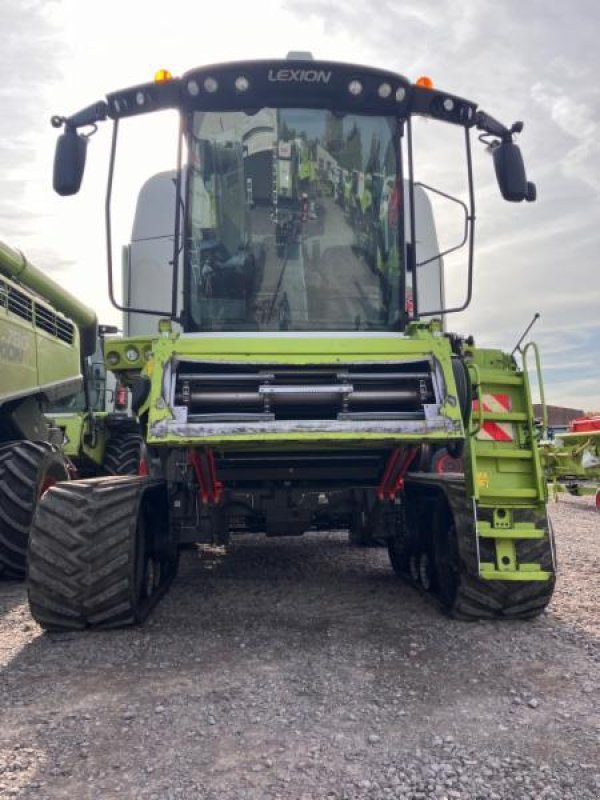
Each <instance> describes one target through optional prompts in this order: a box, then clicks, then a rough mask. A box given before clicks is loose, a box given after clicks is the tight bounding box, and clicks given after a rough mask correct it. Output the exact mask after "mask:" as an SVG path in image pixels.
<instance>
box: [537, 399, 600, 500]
mask: <svg viewBox="0 0 600 800" xmlns="http://www.w3.org/2000/svg"><path fill="white" fill-rule="evenodd" d="M542 458H543V461H544V466H545V469H546V474H547V476H548V479H549V480H551V481H552V483H553V485H554V489H555V491H560V490H561V489H564V490H566V491H568V492H569V493H570V494H574V495H582V494H588V495H589V494H592V495H594V496H595V499H596V508H597V509H598V510H599V511H600V488H599V484H600V416H599V415H589V416H584V417H578V418H577V419H574V420H572V421H571V422H570V423H569V429H568V431H565V433H561V434H559V435H557V436H556V437H555V438H554V439H551V440H545V441H543V442H542Z"/></svg>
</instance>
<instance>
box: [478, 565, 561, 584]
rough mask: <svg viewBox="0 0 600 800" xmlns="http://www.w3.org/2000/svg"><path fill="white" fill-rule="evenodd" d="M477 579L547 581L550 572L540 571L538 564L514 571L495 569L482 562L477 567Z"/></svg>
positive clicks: (524, 566)
mask: <svg viewBox="0 0 600 800" xmlns="http://www.w3.org/2000/svg"><path fill="white" fill-rule="evenodd" d="M479 577H480V578H483V579H484V580H486V581H540V582H541V581H549V580H550V578H552V573H551V572H546V571H545V570H543V569H540V565H539V564H521V566H520V567H519V569H516V570H508V569H507V570H501V569H496V566H495V565H494V564H492V563H488V562H482V563H481V564H480V565H479Z"/></svg>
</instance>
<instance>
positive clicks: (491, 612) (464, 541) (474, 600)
mask: <svg viewBox="0 0 600 800" xmlns="http://www.w3.org/2000/svg"><path fill="white" fill-rule="evenodd" d="M438 477H439V478H440V480H437V481H434V482H431V483H429V482H428V484H427V485H429V486H436V487H437V488H439V489H441V490H442V491H443V494H444V496H445V497H446V499H447V501H448V504H449V506H450V508H451V510H452V513H453V516H454V521H455V524H456V529H457V545H458V553H459V563H460V575H459V581H458V588H457V592H456V596H455V598H454V602H453V603H452V605H451V607H448V606H444V605H443V606H442V607H443V608H444V610H445V611H446V612H448V613H449V614H450V615H451V616H452V617H454V618H456V619H461V620H466V621H476V620H482V619H531V618H533V617H537V616H538V615H539V614H541V613H542V612H543V611H544V609H545V608H546V606H547V605H548V603H549V602H550V600H551V598H552V593H553V591H554V585H555V582H556V579H555V576H554V575H553V576H552V577H551V578H550V579H549V580H547V581H496V580H493V581H490V580H484V579H482V578H480V577H479V575H478V572H479V562H478V555H477V543H476V538H475V533H474V530H473V522H472V512H471V511H470V508H471V506H470V504H469V503H468V502H467V498H466V496H465V484H464V480H462V479H450V480H444V478H443V476H438ZM419 483H421V482H420V481H419ZM519 553H520V559H521V561H524V562H533V563H539V564H540V565H541V568H542V569H543V570H547V571H548V572H552V573H554V571H555V565H554V558H553V541H552V531H551V528H550V527H549V528H548V535H547V536H546V537H544V538H543V539H530V540H523V541H521V542H520V543H519ZM408 580H409V582H411V583H412V581H411V580H410V578H409V579H408ZM423 593H424V594H427V593H425V592H423ZM427 596H428V597H431V595H430V594H427ZM436 600H437V601H438V602H440V603H441V601H440V600H439V599H438V598H436Z"/></svg>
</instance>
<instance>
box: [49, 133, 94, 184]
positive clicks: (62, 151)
mask: <svg viewBox="0 0 600 800" xmlns="http://www.w3.org/2000/svg"><path fill="white" fill-rule="evenodd" d="M87 141H88V140H87V138H86V137H85V136H81V135H80V134H78V133H77V131H76V130H74V129H73V128H67V129H66V130H65V132H64V133H63V134H61V135H60V136H59V137H58V141H57V142H56V151H55V154H54V174H53V178H52V186H53V188H54V191H55V192H56V193H57V194H59V195H61V197H68V196H69V195H73V194H77V192H78V191H79V187H80V186H81V180H82V178H83V171H84V169H85V156H86V152H87Z"/></svg>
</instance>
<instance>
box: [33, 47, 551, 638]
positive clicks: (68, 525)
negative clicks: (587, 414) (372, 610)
mask: <svg viewBox="0 0 600 800" xmlns="http://www.w3.org/2000/svg"><path fill="white" fill-rule="evenodd" d="M164 109H176V110H177V111H179V113H180V119H181V127H180V137H179V143H178V153H179V155H178V163H177V165H176V166H177V171H176V181H175V187H174V188H175V191H174V193H173V202H172V213H173V225H172V228H171V235H172V237H173V242H172V249H171V252H170V255H169V256H168V257H166V258H165V259H164V260H163V261H162V263H160V264H159V266H158V267H156V268H153V267H150V266H149V264H150V262H143V263H142V262H140V263H139V267H136V265H135V264H134V263H132V265H131V270H130V274H129V280H128V283H127V285H128V291H127V293H126V294H125V298H124V300H122V301H121V300H119V299H118V298H117V297H116V296H115V292H114V280H113V269H112V233H111V223H110V205H111V195H112V181H113V173H114V169H115V163H116V161H115V159H116V152H117V147H118V132H119V129H120V126H121V125H123V124H127V119H128V118H129V117H134V116H135V117H138V116H141V115H149V116H151V115H152V113H153V112H157V111H161V110H164ZM415 117H425V118H427V119H428V120H430V121H431V123H432V124H433V125H437V126H438V127H439V129H440V130H448V129H449V128H454V129H455V130H458V131H459V132H461V135H462V136H463V137H464V152H465V173H466V177H467V184H468V197H467V202H466V203H464V204H463V207H464V215H465V242H466V245H467V253H468V260H467V266H468V285H467V287H466V293H465V299H464V302H462V303H460V304H459V305H457V306H453V307H445V306H444V304H443V303H441V304H440V307H438V308H435V307H433V308H432V307H428V308H426V309H424V308H423V307H422V305H421V301H420V293H419V285H420V280H421V276H422V270H423V269H424V268H425V265H424V263H423V260H422V258H421V257H420V256H419V249H418V239H419V237H418V236H416V235H415V231H416V229H417V226H418V224H419V220H418V219H417V218H416V213H415V208H416V202H415V197H416V196H417V193H418V190H419V188H421V189H422V187H419V185H418V184H419V180H418V175H417V174H415V162H414V158H413V140H414V138H415V136H416V134H417V133H418V126H417V125H414V124H413V123H414V118H415ZM107 118H108V119H110V120H112V122H113V140H112V148H111V158H110V166H109V180H108V189H107V204H106V207H107V211H108V213H107V244H108V247H107V250H108V266H109V293H110V297H111V300H112V302H113V303H114V304H115V306H116V307H117V308H120V309H121V310H122V311H124V312H125V313H126V314H128V315H129V316H133V317H135V318H136V319H140V318H143V317H144V316H147V318H148V319H149V320H153V321H154V323H153V324H155V322H156V321H157V320H160V321H159V322H158V325H157V326H156V328H154V329H153V330H152V331H150V332H144V331H142V330H139V329H138V331H137V332H136V334H135V335H134V336H125V337H123V338H121V339H120V338H116V337H115V338H111V337H109V338H107V339H106V341H105V346H104V351H105V363H106V365H107V368H108V369H109V370H111V371H112V372H113V373H114V374H115V375H116V376H117V380H118V381H119V382H123V383H125V384H126V385H127V386H128V387H129V388H130V390H131V397H132V408H133V411H134V413H135V414H136V415H137V416H138V418H139V421H140V425H141V428H142V431H143V437H144V444H145V459H144V464H145V470H144V471H145V472H146V473H147V474H145V475H137V476H132V477H105V478H96V479H89V480H81V481H73V482H70V483H61V484H58V485H55V486H53V487H52V488H51V489H50V490H49V491H47V492H46V493H45V495H44V497H43V499H42V501H41V502H40V503H39V505H38V510H37V513H36V517H35V521H34V525H33V528H32V533H31V540H30V551H29V552H30V567H29V600H30V606H31V611H32V614H33V616H34V617H35V619H36V620H37V621H38V622H39V623H40V624H41V625H42V626H43V627H44V628H46V629H48V630H68V629H78V628H86V627H92V628H99V627H113V626H119V625H125V624H130V623H136V622H141V621H143V620H144V618H145V617H146V616H147V615H148V613H149V612H150V611H151V609H152V608H153V606H154V605H155V604H156V602H157V601H158V600H159V599H160V597H161V596H162V595H163V594H164V592H165V591H166V590H167V588H168V587H169V585H170V583H171V581H172V580H173V578H174V576H175V574H176V570H177V563H178V553H179V551H180V550H181V548H183V547H186V546H189V545H190V544H193V543H196V542H200V543H201V542H216V543H220V544H227V543H228V542H229V541H230V538H231V537H235V535H236V534H237V533H242V532H243V533H246V534H247V533H263V534H266V535H267V536H282V535H287V536H290V535H292V536H293V535H300V534H302V533H304V532H305V531H309V530H313V531H314V530H329V529H332V528H333V529H344V528H345V529H347V530H351V531H354V532H355V533H357V535H359V536H360V537H361V538H365V537H372V538H374V539H378V540H382V539H383V540H386V541H387V544H388V548H389V554H390V560H391V565H392V567H393V569H394V570H395V571H396V573H397V574H398V575H399V576H400V577H401V578H402V579H403V580H407V581H410V582H412V583H413V584H414V585H415V587H417V588H419V589H420V590H421V591H422V592H424V593H427V594H428V595H429V596H431V597H432V598H434V599H435V600H436V601H437V603H438V604H439V605H440V606H441V607H442V608H443V609H445V610H446V611H447V612H448V613H450V614H452V615H454V616H456V617H458V618H461V619H470V620H474V619H484V618H504V619H510V618H530V617H535V616H536V615H537V614H539V613H540V612H542V611H543V609H544V608H545V607H546V605H547V604H548V602H549V600H550V597H551V595H552V591H553V587H554V580H555V563H554V548H553V541H552V534H551V529H550V526H549V524H548V519H547V514H546V502H547V484H546V480H545V476H544V472H543V469H542V465H541V461H540V452H539V448H538V443H537V436H536V426H535V419H534V414H533V410H532V404H531V393H530V387H529V381H528V370H527V365H526V364H524V363H523V362H522V361H519V362H517V361H516V360H515V358H514V357H513V356H512V355H510V354H508V353H504V352H502V351H500V350H496V349H488V348H480V347H478V346H477V345H476V344H475V342H474V341H473V339H472V337H467V336H463V335H460V334H458V333H451V332H449V331H448V330H447V327H448V321H449V320H451V318H452V314H453V313H455V312H458V311H461V310H463V309H464V308H466V307H467V305H468V304H469V302H470V299H471V292H472V276H473V241H474V218H475V214H474V181H473V174H472V160H471V138H472V133H473V132H476V133H477V134H478V135H479V138H480V139H482V140H483V142H484V143H485V144H486V145H487V146H488V148H489V149H490V151H491V153H492V156H493V162H494V167H495V172H496V176H497V180H498V184H499V188H500V191H501V193H502V195H503V197H504V198H505V199H506V200H508V201H510V202H521V201H523V200H527V201H532V200H534V199H535V186H534V185H533V184H531V183H529V182H528V181H527V179H526V175H525V168H524V165H523V160H522V157H521V153H520V150H519V148H518V146H517V145H516V143H515V142H514V137H515V135H516V134H518V133H520V131H521V130H522V127H523V125H522V123H515V124H514V125H512V126H510V127H507V126H505V125H503V124H502V123H500V122H498V121H497V120H495V119H494V118H493V117H491V116H489V115H488V114H486V113H485V112H484V111H482V110H480V109H478V107H477V105H476V104H475V103H474V102H472V101H470V100H467V99H465V98H462V97H458V96H456V95H452V94H449V93H448V92H444V91H442V90H438V89H437V88H434V87H433V85H432V84H431V81H429V80H419V81H418V82H417V83H416V84H415V83H411V82H410V81H409V80H407V79H406V78H405V77H403V76H402V75H398V74H395V73H392V72H389V71H385V70H380V69H373V68H369V67H362V66H357V65H351V64H339V63H333V62H323V61H315V60H312V59H311V58H310V57H309V56H308V55H306V54H304V55H302V56H298V55H296V56H290V57H289V58H288V59H287V60H277V61H255V62H250V61H248V62H238V63H229V64H223V65H212V66H209V67H203V68H198V69H193V70H191V71H190V72H188V73H186V74H185V75H183V76H182V77H181V78H176V79H172V78H171V77H170V75H169V74H168V73H166V72H164V71H162V72H161V73H160V74H159V75H157V80H155V81H154V82H151V83H147V84H142V85H139V86H133V87H131V88H127V89H123V90H121V91H117V92H114V93H112V94H109V95H108V96H107V98H106V100H103V101H101V102H98V103H96V104H94V105H92V106H89V107H87V108H85V109H83V110H81V111H79V112H77V113H75V114H73V115H72V116H70V117H55V118H53V124H54V126H55V127H57V128H62V129H63V132H62V134H61V136H60V138H59V141H58V145H57V153H56V159H55V167H54V188H55V190H56V191H57V192H58V193H59V194H61V195H72V194H74V193H76V192H77V191H78V189H79V187H80V184H81V180H82V176H83V171H84V163H85V156H86V147H87V144H88V141H89V134H90V132H93V131H94V129H95V126H97V125H98V124H99V123H101V122H102V121H104V120H106V119H107ZM444 126H445V127H444ZM299 143H302V145H303V146H304V145H305V146H306V148H307V149H309V150H310V152H312V153H315V154H317V156H318V158H320V159H321V161H322V164H323V168H325V165H327V169H328V171H329V173H330V174H331V175H334V176H344V175H346V176H352V175H353V174H355V175H357V176H358V178H359V179H360V181H359V182H362V181H364V182H365V185H367V186H371V187H381V191H379V189H378V190H377V191H378V195H377V198H376V199H377V204H376V206H375V207H374V208H373V209H372V210H369V208H368V207H367V205H366V204H365V209H363V215H366V214H367V213H368V214H369V217H368V220H369V225H370V226H372V231H371V233H370V235H369V236H364V235H363V234H364V227H365V222H364V219H363V220H362V221H361V220H359V219H357V217H358V215H357V214H352V213H349V212H348V210H347V209H345V208H343V207H342V205H341V204H340V202H339V199H338V198H337V197H336V196H332V195H331V193H330V192H323V191H319V184H318V182H311V181H309V180H304V183H302V178H303V176H302V175H301V174H300V173H298V174H297V175H296V174H294V172H293V170H294V169H298V170H299V169H300V166H299V165H300V163H301V159H293V158H289V159H288V161H289V163H287V164H286V165H285V170H287V172H285V181H286V183H285V185H286V186H287V185H289V186H296V185H298V186H300V187H301V190H300V191H299V192H290V193H287V194H286V193H284V192H283V191H282V187H283V186H284V183H283V178H282V175H283V172H284V169H283V166H282V164H281V160H282V159H283V158H284V157H285V154H286V153H289V154H292V155H293V153H294V150H296V151H297V150H298V149H299ZM184 159H185V163H184ZM444 167H445V168H447V167H448V164H447V163H445V164H444ZM288 173H289V174H288ZM371 191H372V192H373V188H371ZM379 195H380V196H379ZM357 225H360V226H361V229H360V230H357V229H356V227H355V226H357ZM377 226H381V228H380V229H378V227H377ZM407 231H408V233H407ZM162 233H163V231H157V236H158V235H159V234H162ZM148 240H150V235H149V234H148ZM374 248H377V251H376V252H375V249H374ZM441 255H443V254H438V256H439V257H441ZM144 263H146V266H144ZM425 312H426V313H425ZM440 319H443V320H444V324H442V323H441V322H440ZM532 351H534V352H535V354H536V355H537V350H535V346H534V345H533V344H530V345H528V347H527V348H525V350H524V357H525V358H526V357H527V355H528V354H529V353H531V352H532ZM536 363H538V365H539V359H536ZM538 371H539V369H538ZM443 448H445V450H446V452H449V453H452V455H453V456H454V457H457V458H458V457H460V456H462V458H463V459H464V464H465V472H464V474H462V475H461V474H457V473H446V474H438V473H436V472H434V471H433V469H432V463H433V459H434V457H435V456H436V453H437V452H439V451H440V450H441V449H443Z"/></svg>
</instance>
